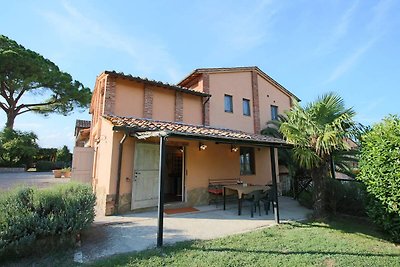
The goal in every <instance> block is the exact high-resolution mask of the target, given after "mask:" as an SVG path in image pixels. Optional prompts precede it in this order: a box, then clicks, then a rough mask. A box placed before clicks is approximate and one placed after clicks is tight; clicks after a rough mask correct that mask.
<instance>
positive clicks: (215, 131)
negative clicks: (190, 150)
mask: <svg viewBox="0 0 400 267" xmlns="http://www.w3.org/2000/svg"><path fill="white" fill-rule="evenodd" d="M103 117H104V118H105V119H107V120H108V121H110V122H111V123H112V124H113V125H114V126H116V127H121V128H134V129H137V130H140V131H166V132H171V133H176V134H183V135H191V136H197V137H199V139H201V137H208V138H215V139H227V140H231V141H249V143H260V144H261V143H264V144H265V143H266V144H277V145H280V144H281V145H285V144H286V142H285V141H284V140H282V139H279V138H274V137H270V136H265V135H260V134H252V133H246V132H242V131H238V130H231V129H223V128H214V127H208V126H202V125H191V124H184V123H178V122H167V121H156V120H151V119H142V118H140V119H139V118H133V117H120V116H113V115H105V116H103Z"/></svg>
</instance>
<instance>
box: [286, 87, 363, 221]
mask: <svg viewBox="0 0 400 267" xmlns="http://www.w3.org/2000/svg"><path fill="white" fill-rule="evenodd" d="M285 115H286V116H285V121H284V122H282V123H281V124H280V127H279V130H280V132H281V133H282V134H283V136H284V138H285V139H286V140H287V142H289V143H291V144H293V146H294V147H293V157H294V159H295V160H296V161H297V162H298V164H299V165H300V166H302V167H304V168H306V169H309V170H310V173H311V178H312V181H313V185H314V196H313V197H314V213H315V216H316V217H317V218H319V217H323V216H324V215H325V201H324V195H325V194H324V193H325V192H324V191H325V186H324V179H325V178H326V177H328V176H329V166H330V162H331V157H332V156H333V155H334V154H336V155H337V154H338V153H337V151H348V150H350V147H349V145H348V143H347V142H346V141H345V140H346V138H347V137H348V136H349V134H350V132H351V131H350V130H351V129H353V128H354V126H355V122H354V121H353V117H354V115H355V112H354V111H353V109H351V108H348V109H346V108H345V106H344V101H343V99H342V98H341V97H340V96H338V95H337V94H335V93H328V94H325V95H323V96H321V97H320V98H318V99H317V101H315V102H312V103H310V104H308V105H306V106H305V107H304V108H303V107H301V106H300V105H299V103H294V105H293V107H292V109H291V110H290V111H288V112H286V114H285ZM335 151H336V153H335Z"/></svg>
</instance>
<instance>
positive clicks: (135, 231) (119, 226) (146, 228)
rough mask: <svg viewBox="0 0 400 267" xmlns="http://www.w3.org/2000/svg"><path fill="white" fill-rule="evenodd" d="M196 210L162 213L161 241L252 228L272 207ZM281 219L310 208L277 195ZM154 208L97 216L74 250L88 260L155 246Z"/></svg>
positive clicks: (268, 220) (302, 215)
mask: <svg viewBox="0 0 400 267" xmlns="http://www.w3.org/2000/svg"><path fill="white" fill-rule="evenodd" d="M195 208H196V209H198V210H199V211H196V212H190V213H180V214H172V215H165V216H164V242H165V243H166V244H172V243H175V242H179V241H185V240H194V239H213V238H218V237H223V236H227V235H232V234H237V233H243V232H247V231H252V230H255V229H258V228H263V227H269V226H272V225H275V224H276V223H275V220H274V214H273V213H272V210H271V211H270V212H269V214H268V215H265V213H264V212H263V211H261V216H259V215H258V211H257V213H256V214H255V215H254V217H253V218H251V217H250V207H248V206H244V208H243V213H242V215H241V216H238V215H237V203H236V202H232V203H229V204H228V205H227V209H226V210H222V205H219V206H218V207H216V206H215V205H205V206H195ZM279 212H280V218H281V222H282V221H283V222H286V221H299V220H305V219H306V218H307V215H308V214H310V213H311V211H310V210H308V209H306V208H304V207H301V206H300V205H299V204H298V202H297V201H295V200H292V199H291V198H288V197H279ZM157 216H158V213H157V211H147V212H141V213H131V214H125V215H119V216H98V217H96V220H95V223H94V225H95V227H93V228H92V229H90V230H88V231H87V232H85V233H84V234H83V235H82V246H81V248H80V250H79V251H78V252H79V253H81V254H79V255H82V257H83V260H84V261H87V260H92V259H95V258H97V257H105V256H109V255H112V254H117V253H124V252H130V251H141V250H144V249H146V248H150V247H155V246H156V242H157V238H156V237H157V230H158V226H157V220H158V219H157V218H158V217H157Z"/></svg>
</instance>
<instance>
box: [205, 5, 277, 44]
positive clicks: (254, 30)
mask: <svg viewBox="0 0 400 267" xmlns="http://www.w3.org/2000/svg"><path fill="white" fill-rule="evenodd" d="M239 8H240V7H239ZM239 8H237V9H239ZM221 9H223V10H224V8H221ZM237 9H234V10H232V9H231V10H230V7H228V6H227V7H226V8H225V12H224V14H223V16H221V14H214V15H215V16H218V18H216V17H214V18H212V20H215V21H217V23H216V25H215V31H216V32H217V33H218V38H219V39H220V41H222V42H223V43H224V45H225V46H226V48H227V49H232V50H243V49H245V50H250V49H252V48H254V47H257V46H259V45H261V44H263V43H265V42H266V41H267V40H268V38H269V37H270V35H271V34H272V32H273V29H272V28H273V27H272V26H273V24H274V18H275V16H276V14H277V13H278V10H279V9H280V7H279V6H278V5H277V3H272V2H271V1H269V0H265V1H259V2H257V4H256V5H247V7H246V8H241V9H240V10H237Z"/></svg>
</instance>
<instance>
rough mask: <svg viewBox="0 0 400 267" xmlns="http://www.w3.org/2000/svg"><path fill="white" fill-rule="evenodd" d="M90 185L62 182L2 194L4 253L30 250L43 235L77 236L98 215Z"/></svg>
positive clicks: (0, 213) (0, 226) (0, 231)
mask: <svg viewBox="0 0 400 267" xmlns="http://www.w3.org/2000/svg"><path fill="white" fill-rule="evenodd" d="M95 201H96V198H95V196H94V194H93V193H92V189H91V187H90V186H87V185H83V184H76V183H72V184H68V185H59V186H56V187H54V188H51V189H41V190H39V189H33V188H19V189H16V190H14V191H11V192H8V193H6V194H3V195H2V196H1V197H0V256H1V255H2V254H6V253H7V252H11V254H13V253H15V254H22V253H23V254H26V250H27V249H29V246H31V245H33V244H34V243H35V242H36V241H38V240H41V239H46V238H48V239H50V240H60V241H62V240H63V239H68V238H70V237H74V236H75V235H76V234H77V233H79V232H80V231H81V230H82V229H84V228H86V227H87V226H89V225H90V224H91V223H92V222H93V220H94V216H95V212H94V205H95Z"/></svg>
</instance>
